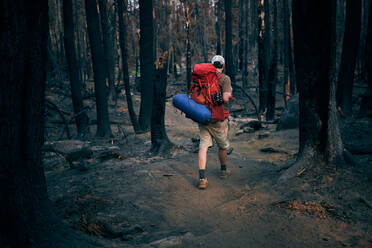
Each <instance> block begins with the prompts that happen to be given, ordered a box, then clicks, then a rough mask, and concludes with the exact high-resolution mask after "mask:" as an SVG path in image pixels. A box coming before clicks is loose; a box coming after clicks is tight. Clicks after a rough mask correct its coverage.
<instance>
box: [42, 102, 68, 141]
mask: <svg viewBox="0 0 372 248" xmlns="http://www.w3.org/2000/svg"><path fill="white" fill-rule="evenodd" d="M45 102H46V103H47V104H49V106H50V107H51V108H53V109H55V110H56V111H57V112H58V114H59V115H60V116H61V118H62V120H63V123H64V124H65V129H64V130H63V132H62V135H63V134H64V132H65V130H66V134H67V138H68V139H71V134H70V129H69V128H68V122H67V120H66V118H65V116H64V115H63V113H62V111H61V110H60V109H59V108H58V106H57V105H56V104H54V103H53V102H52V101H50V100H48V99H45Z"/></svg>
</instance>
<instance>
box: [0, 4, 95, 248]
mask: <svg viewBox="0 0 372 248" xmlns="http://www.w3.org/2000/svg"><path fill="white" fill-rule="evenodd" d="M48 29H49V26H48V1H47V0H44V1H21V0H20V1H10V0H8V1H2V2H1V8H0V55H1V57H2V58H3V59H2V60H1V61H0V75H1V80H0V108H1V111H0V118H1V120H2V121H0V159H1V163H0V177H1V178H0V202H1V206H0V219H1V222H0V230H1V232H0V242H1V245H2V247H66V248H67V247H92V245H90V244H88V243H85V242H84V241H85V240H84V239H83V238H84V237H82V235H78V234H76V233H74V232H73V231H72V230H70V229H69V228H67V227H66V226H65V225H64V224H62V220H61V219H59V218H58V217H57V216H56V214H55V213H54V212H53V207H52V203H51V202H50V200H49V199H48V195H47V186H46V182H45V176H44V171H43V166H42V154H41V146H42V145H43V142H44V139H43V136H44V100H45V98H44V96H45V81H46V77H45V76H46V71H45V69H46V57H47V39H48ZM4 120H6V121H4ZM78 238H79V239H78ZM74 239H76V240H74Z"/></svg>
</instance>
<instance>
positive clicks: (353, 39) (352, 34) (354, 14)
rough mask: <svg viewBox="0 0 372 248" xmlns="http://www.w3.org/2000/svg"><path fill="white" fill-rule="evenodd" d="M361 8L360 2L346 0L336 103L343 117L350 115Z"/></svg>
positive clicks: (358, 0) (359, 0)
mask: <svg viewBox="0 0 372 248" xmlns="http://www.w3.org/2000/svg"><path fill="white" fill-rule="evenodd" d="M361 6H362V4H361V0H346V20H345V34H344V43H343V48H342V58H341V67H340V74H339V77H338V80H339V83H338V84H339V86H338V90H337V102H338V105H339V106H340V107H341V109H342V112H343V114H345V115H351V114H352V107H353V101H352V97H353V95H352V94H353V83H354V71H355V65H356V60H357V56H358V47H359V41H360V25H361Z"/></svg>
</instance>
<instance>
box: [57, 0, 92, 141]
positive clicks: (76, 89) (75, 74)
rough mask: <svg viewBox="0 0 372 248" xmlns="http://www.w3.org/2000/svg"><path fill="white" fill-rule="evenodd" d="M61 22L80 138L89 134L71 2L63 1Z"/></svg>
mask: <svg viewBox="0 0 372 248" xmlns="http://www.w3.org/2000/svg"><path fill="white" fill-rule="evenodd" d="M63 22H64V25H63V27H64V42H65V52H66V58H67V64H68V70H69V75H70V87H71V96H72V104H73V107H74V113H75V115H76V127H77V132H78V136H79V137H81V136H84V135H86V134H88V133H89V126H88V116H87V114H86V113H85V112H84V104H83V97H82V95H81V91H80V77H79V72H80V64H78V62H77V59H76V52H75V35H74V23H73V17H72V1H71V0H63Z"/></svg>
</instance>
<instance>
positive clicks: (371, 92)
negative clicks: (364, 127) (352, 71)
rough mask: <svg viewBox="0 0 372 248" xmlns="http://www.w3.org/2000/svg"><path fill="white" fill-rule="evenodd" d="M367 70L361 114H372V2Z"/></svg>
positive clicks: (368, 30)
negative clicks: (366, 86) (366, 84)
mask: <svg viewBox="0 0 372 248" xmlns="http://www.w3.org/2000/svg"><path fill="white" fill-rule="evenodd" d="M365 50H366V52H365V54H366V56H365V57H366V62H365V64H366V70H367V80H368V88H367V90H366V92H365V93H364V95H363V97H362V101H361V103H360V110H359V115H360V116H368V117H371V116H372V3H370V5H369V17H368V28H367V41H366V48H365Z"/></svg>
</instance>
